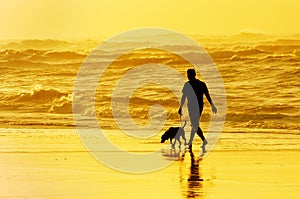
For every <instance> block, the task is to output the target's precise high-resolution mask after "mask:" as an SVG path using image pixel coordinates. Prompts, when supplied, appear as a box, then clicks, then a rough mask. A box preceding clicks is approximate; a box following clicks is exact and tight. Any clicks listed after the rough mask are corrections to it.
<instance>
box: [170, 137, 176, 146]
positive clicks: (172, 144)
mask: <svg viewBox="0 0 300 199" xmlns="http://www.w3.org/2000/svg"><path fill="white" fill-rule="evenodd" d="M172 140H173V138H170V144H171V146H172V148H174V145H175V144H174V143H173V142H172Z"/></svg>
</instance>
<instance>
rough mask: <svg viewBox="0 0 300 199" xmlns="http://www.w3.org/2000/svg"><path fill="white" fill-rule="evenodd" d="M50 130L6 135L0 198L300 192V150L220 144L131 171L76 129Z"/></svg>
mask: <svg viewBox="0 0 300 199" xmlns="http://www.w3.org/2000/svg"><path fill="white" fill-rule="evenodd" d="M2 130H3V129H2ZM27 131H31V130H27ZM45 131H46V130H44V129H41V130H35V131H33V133H31V134H29V133H28V132H27V133H23V134H22V133H15V134H9V133H2V134H1V152H0V156H1V157H0V160H1V170H0V176H1V177H0V186H1V189H0V198H47V199H48V198H49V199H50V198H51V199H53V198H54V199H58V198H78V199H79V198H104V199H106V198H282V197H284V198H299V196H300V193H299V191H298V190H299V188H300V183H299V182H300V181H299V180H300V175H299V172H298V170H299V166H300V152H299V151H298V150H272V151H271V150H239V151H234V150H215V151H213V152H211V153H210V154H208V156H206V157H205V158H204V159H202V160H201V159H200V158H199V154H200V151H199V150H196V149H198V147H195V149H194V150H193V153H191V152H190V151H187V152H186V153H185V155H184V156H183V157H182V158H181V159H179V160H177V161H175V162H174V163H173V164H171V165H170V166H167V167H166V168H163V169H161V170H158V171H156V172H151V173H146V174H130V173H124V172H120V171H116V170H113V169H111V168H108V167H106V166H104V165H103V164H101V163H99V162H98V161H96V160H95V159H94V158H93V157H92V156H91V155H90V154H89V153H88V152H87V151H86V150H85V148H84V147H83V145H82V143H81V142H80V139H79V137H78V135H77V134H76V133H75V131H74V130H72V129H69V130H59V129H58V130H56V131H57V132H61V133H60V135H59V134H58V133H56V134H55V133H52V134H50V133H48V134H44V133H43V132H45ZM52 131H55V130H52ZM2 132H3V131H2ZM295 136H297V135H295ZM227 137H228V136H227ZM220 141H222V137H221V139H220ZM216 148H218V147H216ZM120 159H122V158H121V157H120ZM133 164H134V162H133Z"/></svg>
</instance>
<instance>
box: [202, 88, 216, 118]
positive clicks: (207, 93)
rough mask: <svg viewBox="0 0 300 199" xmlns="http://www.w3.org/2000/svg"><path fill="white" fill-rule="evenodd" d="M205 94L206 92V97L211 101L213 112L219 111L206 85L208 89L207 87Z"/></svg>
mask: <svg viewBox="0 0 300 199" xmlns="http://www.w3.org/2000/svg"><path fill="white" fill-rule="evenodd" d="M205 87H206V85H205ZM204 94H205V97H206V99H207V101H208V102H209V103H210V105H211V110H212V112H213V113H217V111H218V110H217V108H216V106H215V104H214V102H213V101H212V99H211V97H210V94H209V91H208V89H207V87H206V89H205V92H204Z"/></svg>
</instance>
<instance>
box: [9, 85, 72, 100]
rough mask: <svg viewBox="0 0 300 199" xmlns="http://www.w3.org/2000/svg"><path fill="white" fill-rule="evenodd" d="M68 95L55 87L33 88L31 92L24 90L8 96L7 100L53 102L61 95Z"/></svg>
mask: <svg viewBox="0 0 300 199" xmlns="http://www.w3.org/2000/svg"><path fill="white" fill-rule="evenodd" d="M63 96H65V97H67V96H68V93H63V92H60V91H58V90H55V89H42V88H39V87H36V88H33V89H32V90H31V92H27V93H26V92H24V93H20V94H17V95H13V96H9V97H6V99H5V100H6V101H7V102H24V103H25V102H32V103H39V104H44V103H52V102H53V101H54V100H56V99H59V98H61V97H63Z"/></svg>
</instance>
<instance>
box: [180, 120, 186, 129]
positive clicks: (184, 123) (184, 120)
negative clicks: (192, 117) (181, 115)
mask: <svg viewBox="0 0 300 199" xmlns="http://www.w3.org/2000/svg"><path fill="white" fill-rule="evenodd" d="M185 125H186V120H184V124H183V126H182V127H181V128H184V127H185Z"/></svg>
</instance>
